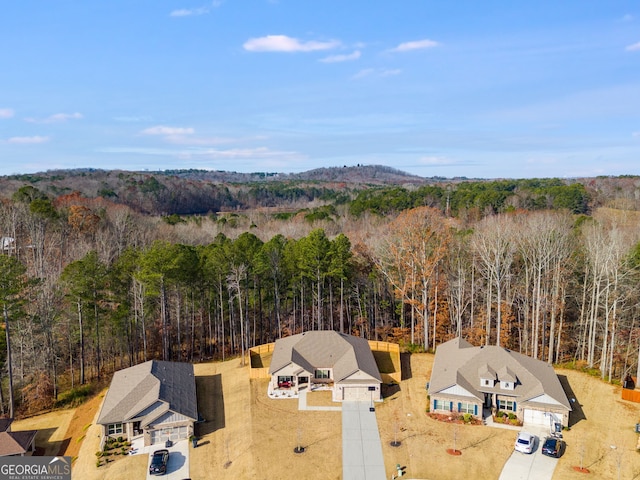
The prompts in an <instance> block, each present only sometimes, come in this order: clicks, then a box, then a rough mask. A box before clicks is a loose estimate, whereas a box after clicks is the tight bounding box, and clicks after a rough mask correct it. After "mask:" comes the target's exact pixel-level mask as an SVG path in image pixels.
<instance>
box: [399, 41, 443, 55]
mask: <svg viewBox="0 0 640 480" xmlns="http://www.w3.org/2000/svg"><path fill="white" fill-rule="evenodd" d="M438 45H440V44H439V43H438V42H436V41H434V40H429V39H428V38H425V39H424V40H414V41H412V42H404V43H401V44H400V45H398V46H397V47H395V48H392V49H391V50H390V51H391V52H409V51H411V50H423V49H425V48H433V47H437V46H438Z"/></svg>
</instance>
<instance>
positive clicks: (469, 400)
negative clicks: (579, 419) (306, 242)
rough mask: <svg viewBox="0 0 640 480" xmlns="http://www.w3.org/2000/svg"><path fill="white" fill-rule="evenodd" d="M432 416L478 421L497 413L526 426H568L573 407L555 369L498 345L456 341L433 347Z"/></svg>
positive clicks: (458, 339)
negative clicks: (467, 415)
mask: <svg viewBox="0 0 640 480" xmlns="http://www.w3.org/2000/svg"><path fill="white" fill-rule="evenodd" d="M429 396H430V407H431V411H433V412H441V413H442V412H459V413H470V414H472V415H474V416H476V417H479V418H482V417H487V416H489V415H491V414H492V413H495V411H496V410H501V411H503V412H507V413H514V414H515V415H516V416H517V417H518V419H520V420H521V421H523V422H525V423H529V424H537V425H544V426H549V427H554V424H556V423H559V424H561V425H563V426H566V425H568V422H569V412H570V411H571V404H570V403H569V401H568V399H567V396H566V394H565V392H564V389H563V388H562V385H561V384H560V380H559V379H558V376H557V375H556V373H555V371H554V370H553V366H551V365H549V364H548V363H546V362H543V361H540V360H537V359H535V358H531V357H528V356H526V355H522V354H520V353H517V352H513V351H511V350H509V349H506V348H503V347H498V346H489V345H487V346H482V347H474V346H473V345H471V344H470V343H469V342H467V341H466V340H463V339H461V338H456V339H454V340H450V341H449V342H446V343H443V344H442V345H440V346H438V348H437V349H436V357H435V360H434V364H433V370H432V372H431V379H430V381H429Z"/></svg>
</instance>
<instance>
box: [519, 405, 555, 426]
mask: <svg viewBox="0 0 640 480" xmlns="http://www.w3.org/2000/svg"><path fill="white" fill-rule="evenodd" d="M524 423H528V424H530V425H549V417H548V415H545V414H544V412H543V411H542V410H533V409H531V408H525V409H524Z"/></svg>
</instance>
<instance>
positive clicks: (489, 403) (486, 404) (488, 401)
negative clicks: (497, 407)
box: [484, 393, 493, 408]
mask: <svg viewBox="0 0 640 480" xmlns="http://www.w3.org/2000/svg"><path fill="white" fill-rule="evenodd" d="M492 397H493V394H491V393H485V394H484V408H491V407H493V402H492Z"/></svg>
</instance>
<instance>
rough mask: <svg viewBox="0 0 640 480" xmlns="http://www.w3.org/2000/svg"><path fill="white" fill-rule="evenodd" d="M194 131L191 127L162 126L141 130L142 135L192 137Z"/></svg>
mask: <svg viewBox="0 0 640 480" xmlns="http://www.w3.org/2000/svg"><path fill="white" fill-rule="evenodd" d="M194 132H195V130H194V129H193V128H191V127H188V128H184V127H166V126H164V125H157V126H155V127H149V128H146V129H144V130H142V132H140V133H142V134H143V135H166V136H172V135H192V134H193V133H194Z"/></svg>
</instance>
